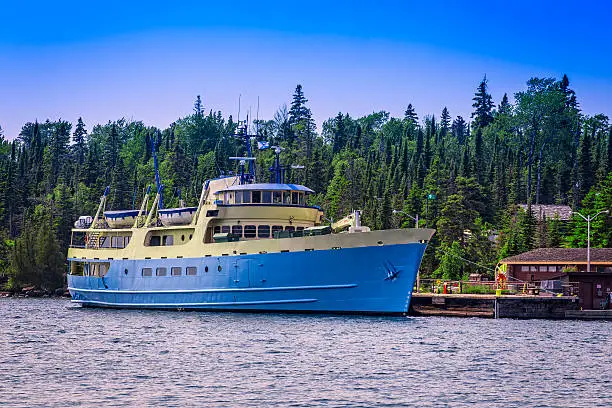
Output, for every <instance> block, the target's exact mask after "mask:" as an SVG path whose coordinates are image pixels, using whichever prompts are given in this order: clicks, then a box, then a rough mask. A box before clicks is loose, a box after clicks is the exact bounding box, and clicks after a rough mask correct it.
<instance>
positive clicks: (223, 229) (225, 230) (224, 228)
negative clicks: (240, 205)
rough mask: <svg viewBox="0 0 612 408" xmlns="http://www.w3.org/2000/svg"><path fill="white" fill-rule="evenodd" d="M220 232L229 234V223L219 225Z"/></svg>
mask: <svg viewBox="0 0 612 408" xmlns="http://www.w3.org/2000/svg"><path fill="white" fill-rule="evenodd" d="M221 232H222V233H224V234H229V232H230V226H229V225H222V226H221Z"/></svg>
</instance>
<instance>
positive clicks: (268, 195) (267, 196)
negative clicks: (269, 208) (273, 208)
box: [261, 191, 272, 204]
mask: <svg viewBox="0 0 612 408" xmlns="http://www.w3.org/2000/svg"><path fill="white" fill-rule="evenodd" d="M261 202H262V203H264V204H270V203H271V202H272V192H271V191H262V192H261Z"/></svg>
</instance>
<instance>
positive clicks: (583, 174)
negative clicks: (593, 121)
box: [578, 132, 595, 199]
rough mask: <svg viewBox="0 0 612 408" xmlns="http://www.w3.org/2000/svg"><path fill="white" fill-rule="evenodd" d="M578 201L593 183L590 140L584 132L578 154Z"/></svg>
mask: <svg viewBox="0 0 612 408" xmlns="http://www.w3.org/2000/svg"><path fill="white" fill-rule="evenodd" d="M578 155H579V156H578V183H579V191H578V194H579V197H580V198H579V199H582V198H583V197H584V196H585V195H586V194H587V192H588V191H589V189H590V188H591V186H592V185H593V183H594V182H595V171H594V170H593V164H592V161H591V138H590V136H589V134H588V133H586V132H585V134H584V136H583V137H582V142H581V143H580V149H579V153H578Z"/></svg>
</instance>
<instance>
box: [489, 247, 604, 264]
mask: <svg viewBox="0 0 612 408" xmlns="http://www.w3.org/2000/svg"><path fill="white" fill-rule="evenodd" d="M499 262H500V263H511V264H516V263H529V262H546V263H551V264H565V263H570V264H571V263H586V262H587V250H586V248H538V249H534V250H533V251H529V252H523V253H522V254H519V255H515V256H510V257H508V258H504V259H502V260H501V261H499ZM591 262H597V263H610V264H612V248H591Z"/></svg>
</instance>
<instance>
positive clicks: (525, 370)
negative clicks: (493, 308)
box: [0, 299, 612, 407]
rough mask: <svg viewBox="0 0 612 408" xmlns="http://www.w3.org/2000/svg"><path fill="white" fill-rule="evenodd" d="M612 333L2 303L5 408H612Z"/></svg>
mask: <svg viewBox="0 0 612 408" xmlns="http://www.w3.org/2000/svg"><path fill="white" fill-rule="evenodd" d="M611 369H612V323H610V322H579V321H546V320H529V321H528V320H505V319H502V320H486V319H461V318H432V317H428V318H388V317H354V316H314V315H274V314H268V315H264V314H234V313H205V312H204V313H203V312H189V313H185V312H183V313H181V312H155V311H127V310H103V309H84V308H79V307H74V306H71V305H70V303H69V301H67V300H63V299H62V300H60V299H2V300H0V405H2V406H44V407H52V406H62V407H63V406H94V405H95V406H177V407H178V406H181V407H183V406H256V407H262V406H294V407H302V406H304V407H309V406H424V405H434V406H462V405H476V406H504V407H519V406H521V407H522V406H567V407H576V406H585V407H586V406H589V407H590V406H601V407H603V406H610V404H611V402H612V376H611V375H610V373H611Z"/></svg>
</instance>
